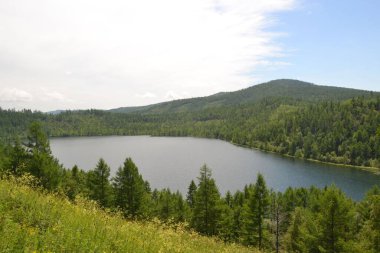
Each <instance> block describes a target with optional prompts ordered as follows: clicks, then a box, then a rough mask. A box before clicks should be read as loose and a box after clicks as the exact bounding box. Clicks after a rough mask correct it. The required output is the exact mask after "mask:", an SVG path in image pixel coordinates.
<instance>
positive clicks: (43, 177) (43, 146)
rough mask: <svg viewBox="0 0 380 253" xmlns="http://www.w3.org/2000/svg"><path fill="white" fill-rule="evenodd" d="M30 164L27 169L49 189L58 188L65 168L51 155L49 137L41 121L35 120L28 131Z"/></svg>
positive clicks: (27, 145)
mask: <svg viewBox="0 0 380 253" xmlns="http://www.w3.org/2000/svg"><path fill="white" fill-rule="evenodd" d="M27 138H28V143H27V144H26V147H27V151H28V158H27V159H28V164H27V166H26V167H27V168H26V170H27V171H28V172H30V173H31V174H32V175H34V176H35V177H37V178H38V179H39V180H40V182H41V184H42V186H44V187H45V188H47V189H50V190H52V189H57V188H58V185H59V184H60V182H61V180H62V176H63V175H62V172H63V169H62V167H61V166H60V165H59V163H58V160H57V159H55V158H54V157H53V156H52V155H51V150H50V144H49V139H48V137H47V135H46V134H45V133H44V132H43V130H42V126H41V124H40V123H37V122H34V123H32V124H31V125H30V127H29V131H28V136H27Z"/></svg>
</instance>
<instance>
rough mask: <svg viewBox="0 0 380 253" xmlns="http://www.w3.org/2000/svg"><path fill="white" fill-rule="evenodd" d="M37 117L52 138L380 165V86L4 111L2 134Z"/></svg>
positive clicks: (278, 87) (19, 131) (284, 87)
mask: <svg viewBox="0 0 380 253" xmlns="http://www.w3.org/2000/svg"><path fill="white" fill-rule="evenodd" d="M295 87H306V88H304V89H303V88H299V89H296V88H295ZM255 89H256V90H261V93H258V92H255ZM347 97H349V99H346V98H347ZM351 97H352V98H351ZM260 98H261V99H260ZM255 99H256V102H248V101H255ZM184 101H193V102H192V103H190V102H189V103H188V104H186V103H185V102H184ZM206 101H208V102H207V103H206ZM210 101H214V102H210ZM244 101H246V102H244ZM181 103H183V104H182V105H181ZM227 103H230V104H227ZM234 103H235V104H234ZM217 104H219V106H215V105H217ZM213 105H214V106H213ZM165 106H166V107H165ZM202 106H203V107H202ZM187 107H189V108H192V109H186V108H187ZM204 107H205V108H204ZM180 108H182V109H180ZM194 108H203V109H199V110H195V109H194ZM34 121H39V122H41V123H42V125H43V127H44V129H45V131H46V133H48V135H49V136H96V135H156V136H196V137H206V138H215V139H222V140H226V141H230V142H233V143H236V144H239V145H244V146H247V147H251V148H259V149H262V150H267V151H272V152H276V153H281V154H284V155H289V156H295V157H299V158H304V159H313V160H319V161H325V162H331V163H339V164H349V165H357V166H367V167H377V168H380V93H379V92H367V91H360V90H351V89H344V88H334V87H323V86H316V85H312V84H308V83H302V82H298V81H291V80H282V81H281V80H279V81H273V82H269V83H266V84H262V85H258V86H254V87H251V88H248V89H246V90H242V91H237V92H231V93H219V94H217V95H214V96H211V97H206V98H197V99H190V100H179V101H174V102H171V103H166V104H159V105H155V106H151V107H150V108H146V110H145V111H135V112H132V111H131V110H130V112H129V113H117V112H109V111H101V110H84V111H65V112H62V113H59V114H57V115H52V114H47V113H41V112H32V111H30V110H24V111H14V110H1V109H0V139H3V140H4V139H5V140H6V141H12V139H13V137H14V136H17V135H21V136H22V135H23V134H24V133H25V131H26V129H27V127H28V126H29V125H30V123H32V122H34ZM22 137H25V136H22Z"/></svg>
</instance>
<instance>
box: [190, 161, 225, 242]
mask: <svg viewBox="0 0 380 253" xmlns="http://www.w3.org/2000/svg"><path fill="white" fill-rule="evenodd" d="M198 180H199V183H198V188H197V190H196V192H195V198H194V208H193V216H192V226H193V227H194V228H195V229H196V230H197V231H198V232H200V233H202V234H205V235H216V234H218V228H219V224H220V220H221V206H220V193H219V191H218V188H217V187H216V184H215V180H214V179H213V178H212V177H211V170H210V169H209V168H208V167H207V165H203V166H202V167H201V169H200V175H199V177H198Z"/></svg>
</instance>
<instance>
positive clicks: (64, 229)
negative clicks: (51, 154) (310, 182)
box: [0, 177, 256, 253]
mask: <svg viewBox="0 0 380 253" xmlns="http://www.w3.org/2000/svg"><path fill="white" fill-rule="evenodd" d="M30 182H31V180H30V178H29V177H26V178H25V177H24V178H23V179H21V180H20V179H15V178H8V179H6V180H5V179H3V180H0V252H35V251H36V252H134V253H138V252H256V251H255V250H254V249H249V248H245V247H241V246H238V245H226V244H224V243H223V242H221V241H218V240H216V239H214V238H208V237H203V236H200V235H198V234H196V233H191V232H188V231H187V230H185V229H184V228H183V226H178V227H176V228H168V227H165V226H164V225H162V224H160V223H159V222H157V221H156V222H154V221H153V222H144V223H142V222H134V221H126V220H124V219H123V218H122V217H121V216H119V215H116V214H111V213H109V212H106V211H104V210H101V209H99V208H98V207H97V205H96V204H95V203H93V202H91V201H88V200H85V199H77V200H76V203H75V204H74V203H71V202H70V201H68V200H67V199H66V198H64V197H61V196H59V195H57V194H55V195H54V194H49V193H46V192H44V191H43V190H41V189H38V188H36V187H34V186H33V185H31V184H30ZM26 183H28V184H26Z"/></svg>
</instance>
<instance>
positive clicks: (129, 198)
mask: <svg viewBox="0 0 380 253" xmlns="http://www.w3.org/2000/svg"><path fill="white" fill-rule="evenodd" d="M113 181H114V189H115V202H116V206H118V207H119V208H121V209H122V210H123V212H124V215H125V216H126V217H132V218H135V217H137V216H139V215H142V214H143V205H144V199H145V197H146V196H145V195H146V189H145V188H146V185H145V182H144V180H143V178H142V176H141V175H140V174H139V171H138V168H137V167H136V165H135V164H134V162H133V161H132V159H131V158H127V159H126V160H125V162H124V166H123V167H120V168H119V169H118V171H117V173H116V176H115V178H114V179H113Z"/></svg>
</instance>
